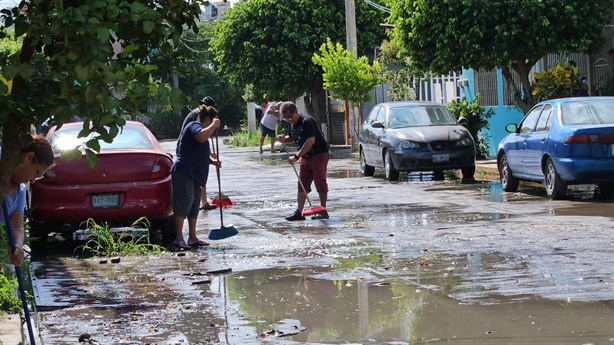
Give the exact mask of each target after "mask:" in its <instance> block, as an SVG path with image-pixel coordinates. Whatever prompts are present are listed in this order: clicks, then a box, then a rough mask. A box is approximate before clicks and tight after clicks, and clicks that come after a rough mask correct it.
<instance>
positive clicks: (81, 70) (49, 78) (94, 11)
mask: <svg viewBox="0 0 614 345" xmlns="http://www.w3.org/2000/svg"><path fill="white" fill-rule="evenodd" d="M198 3H199V2H198V1H195V2H187V1H183V0H169V1H163V2H151V1H148V0H133V1H124V0H79V1H70V0H65V1H57V0H33V1H28V2H26V1H22V2H21V3H20V4H19V6H18V7H15V8H12V9H3V10H1V11H0V23H1V24H0V38H3V37H6V35H7V33H9V32H14V35H15V37H17V38H18V39H20V40H23V41H22V44H21V47H20V49H19V51H17V52H16V53H15V54H13V55H10V56H9V57H8V58H7V59H6V60H5V61H3V63H4V64H3V65H2V67H1V68H2V71H1V72H2V76H3V78H4V79H6V80H8V81H11V82H12V89H11V92H10V93H8V88H7V87H6V84H5V83H0V108H1V109H2V112H1V113H0V126H1V127H2V132H3V152H5V153H7V152H10V153H18V152H19V149H20V147H22V146H23V145H24V144H25V143H27V142H28V140H29V137H28V135H27V133H28V130H29V127H30V125H31V124H38V123H41V122H42V121H43V120H45V119H46V118H47V117H49V116H51V115H53V116H54V117H55V119H56V121H57V122H58V123H60V124H61V123H62V122H63V121H65V120H67V119H69V118H71V117H73V116H74V115H80V116H85V117H86V121H85V124H84V128H83V132H82V133H81V135H82V136H86V135H88V134H90V133H92V132H94V133H98V135H97V136H96V137H95V138H96V140H94V141H90V142H88V145H89V147H90V149H92V150H94V151H95V150H96V149H97V145H96V143H97V140H98V139H100V140H104V141H107V142H110V141H111V140H113V137H114V136H115V135H116V134H117V133H118V131H119V130H120V127H121V126H122V125H123V124H124V120H123V119H122V118H121V115H124V114H147V113H148V112H149V111H150V107H152V106H155V107H168V108H171V107H173V108H178V107H179V106H180V105H181V103H182V101H183V96H182V94H181V92H180V91H178V90H174V89H172V88H171V87H170V86H168V85H167V84H165V83H162V82H161V81H160V80H157V79H155V78H154V77H153V73H154V71H156V70H158V69H164V68H169V69H170V68H172V67H173V66H172V65H156V64H155V63H153V62H152V61H154V60H155V56H156V55H157V54H172V52H173V51H174V50H175V48H176V47H177V45H178V44H179V43H180V41H179V40H180V37H181V35H182V33H183V32H184V30H197V28H196V22H195V19H196V18H197V16H198V14H199V13H200V8H199V5H198ZM22 8H23V10H22ZM176 62H177V61H174V63H176ZM87 152H88V160H90V162H92V161H93V160H94V158H95V157H94V153H93V151H89V150H88V151H87ZM17 159H18V157H16V155H14V154H6V155H3V156H2V167H1V168H0V175H1V177H2V181H3V185H4V183H5V182H6V181H8V177H9V176H10V173H11V171H12V167H14V166H15V165H16V164H17Z"/></svg>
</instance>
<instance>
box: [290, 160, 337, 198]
mask: <svg viewBox="0 0 614 345" xmlns="http://www.w3.org/2000/svg"><path fill="white" fill-rule="evenodd" d="M329 159H330V154H329V153H328V152H322V153H318V154H317V155H315V156H313V157H309V158H305V157H303V158H301V161H300V166H299V178H300V179H301V181H302V182H303V185H304V186H305V190H306V192H307V193H309V192H311V182H313V183H314V184H315V186H316V191H317V192H318V193H320V194H322V193H328V183H326V167H327V165H328V160H329ZM298 191H299V192H302V191H303V189H302V188H301V186H300V184H299V185H298Z"/></svg>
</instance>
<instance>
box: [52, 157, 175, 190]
mask: <svg viewBox="0 0 614 345" xmlns="http://www.w3.org/2000/svg"><path fill="white" fill-rule="evenodd" d="M158 159H161V160H163V161H162V162H164V163H165V164H164V168H163V169H164V170H168V171H170V165H171V164H172V163H171V161H170V158H169V157H164V156H162V155H160V154H159V153H155V152H150V153H147V152H146V151H145V152H143V151H138V152H134V151H133V152H128V151H107V152H102V153H100V154H98V155H97V160H96V166H95V168H91V167H90V166H89V165H88V163H87V159H86V158H85V156H82V157H81V159H79V160H61V159H59V158H56V163H57V165H56V166H55V167H54V168H52V169H51V170H52V172H51V173H50V174H48V175H49V176H48V177H47V178H45V179H44V180H43V181H42V182H43V183H50V184H63V185H66V184H90V183H101V181H104V182H103V183H117V182H137V181H146V180H149V179H151V176H152V171H153V170H154V164H155V163H156V161H157V160H158ZM158 164H160V162H159V163H158ZM165 175H168V174H165Z"/></svg>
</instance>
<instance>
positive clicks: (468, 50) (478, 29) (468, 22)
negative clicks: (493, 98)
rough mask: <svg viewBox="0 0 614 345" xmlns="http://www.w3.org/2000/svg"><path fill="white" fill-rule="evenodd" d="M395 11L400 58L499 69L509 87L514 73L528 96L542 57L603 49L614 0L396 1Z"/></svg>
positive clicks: (433, 67)
mask: <svg viewBox="0 0 614 345" xmlns="http://www.w3.org/2000/svg"><path fill="white" fill-rule="evenodd" d="M390 5H391V17H390V20H391V22H392V23H394V24H395V30H394V39H395V40H396V42H397V43H398V44H399V46H400V47H401V54H402V55H404V56H410V57H411V58H412V61H413V63H415V64H416V66H417V67H419V68H420V69H422V70H427V71H432V72H435V73H447V72H449V71H454V70H459V69H461V68H475V69H492V68H495V67H501V68H502V69H503V72H504V75H506V79H508V80H507V81H508V82H511V73H510V68H511V69H513V70H514V71H516V72H517V73H518V74H519V76H520V79H521V84H522V87H523V88H524V90H530V83H529V78H528V76H529V71H530V69H531V67H532V66H533V65H534V64H535V63H536V62H537V61H538V60H539V59H540V58H541V57H542V56H544V55H546V54H548V53H563V52H591V51H594V50H596V49H598V48H599V47H601V45H602V42H603V37H602V34H603V30H604V25H606V24H609V22H610V21H611V19H612V18H613V11H614V1H613V0H592V1H582V0H454V1H442V0H398V1H390ZM515 87H516V90H517V91H519V90H520V86H519V85H515ZM517 100H518V101H520V103H522V104H519V105H521V107H522V106H523V105H525V106H526V105H529V106H530V105H531V104H532V103H533V97H532V95H531V94H530V92H527V93H524V94H521V93H520V92H517Z"/></svg>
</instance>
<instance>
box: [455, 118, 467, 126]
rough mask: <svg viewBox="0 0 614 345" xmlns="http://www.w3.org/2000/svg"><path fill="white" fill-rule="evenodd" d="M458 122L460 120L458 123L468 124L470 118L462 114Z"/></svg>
mask: <svg viewBox="0 0 614 345" xmlns="http://www.w3.org/2000/svg"><path fill="white" fill-rule="evenodd" d="M456 122H458V124H459V125H461V126H466V125H467V124H468V123H469V120H467V118H466V117H463V116H460V117H459V118H458V120H457V121H456Z"/></svg>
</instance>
